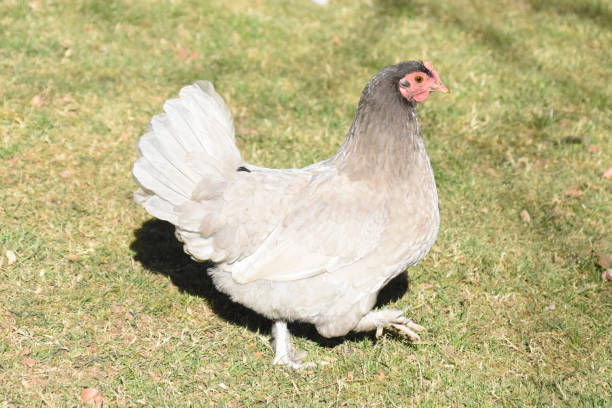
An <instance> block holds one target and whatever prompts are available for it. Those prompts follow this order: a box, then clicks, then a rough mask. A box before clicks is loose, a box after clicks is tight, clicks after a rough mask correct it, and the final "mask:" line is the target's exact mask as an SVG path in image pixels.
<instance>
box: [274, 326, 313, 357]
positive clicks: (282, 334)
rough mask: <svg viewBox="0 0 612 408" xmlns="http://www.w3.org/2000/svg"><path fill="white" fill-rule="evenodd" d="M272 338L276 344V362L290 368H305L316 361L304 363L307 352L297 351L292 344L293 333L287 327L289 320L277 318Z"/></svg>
mask: <svg viewBox="0 0 612 408" xmlns="http://www.w3.org/2000/svg"><path fill="white" fill-rule="evenodd" d="M272 338H273V344H274V364H279V365H284V366H287V367H290V368H295V369H298V368H304V367H311V366H314V365H315V364H314V363H302V360H303V359H304V357H306V353H304V352H297V353H296V352H295V351H294V350H293V346H292V345H291V334H289V329H287V322H284V321H282V320H277V321H275V322H274V326H273V327H272Z"/></svg>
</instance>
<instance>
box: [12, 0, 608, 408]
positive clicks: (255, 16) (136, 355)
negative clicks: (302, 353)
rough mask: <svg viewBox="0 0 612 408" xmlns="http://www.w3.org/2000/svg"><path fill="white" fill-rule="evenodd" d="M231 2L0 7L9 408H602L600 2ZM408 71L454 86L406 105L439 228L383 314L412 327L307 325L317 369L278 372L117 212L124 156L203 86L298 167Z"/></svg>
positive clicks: (177, 253) (256, 139)
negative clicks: (411, 334)
mask: <svg viewBox="0 0 612 408" xmlns="http://www.w3.org/2000/svg"><path fill="white" fill-rule="evenodd" d="M228 3H231V5H223V4H224V3H222V2H204V1H201V2H188V1H183V0H176V1H161V0H160V1H146V2H145V1H136V0H117V1H100V0H77V1H67V0H35V1H33V2H29V1H20V0H4V1H2V2H1V3H0V181H1V185H2V188H1V189H0V250H1V251H2V252H1V254H0V255H2V261H1V262H2V263H1V264H0V407H11V406H15V407H17V406H77V405H79V403H80V392H81V389H82V388H85V387H88V388H96V389H99V390H101V391H102V392H103V394H104V401H105V404H106V406H135V407H138V406H169V407H182V406H227V407H249V406H256V405H265V404H269V405H271V406H281V407H286V406H317V407H318V406H321V407H327V406H361V407H377V406H378V407H382V406H397V407H406V406H423V407H444V406H452V407H459V406H466V407H480V406H504V407H506V406H510V407H540V406H551V407H558V406H567V407H583V406H584V407H604V406H608V407H610V406H612V403H610V401H612V383H611V380H610V379H611V378H612V336H611V332H612V322H611V316H612V301H611V300H612V296H611V294H612V284H610V283H607V282H603V281H602V280H601V278H600V274H601V272H602V268H601V267H600V266H599V265H598V264H597V262H596V260H597V258H596V255H594V253H607V254H608V255H612V238H611V236H610V234H611V232H612V222H611V220H612V180H607V179H605V178H604V177H603V176H602V174H603V172H604V170H605V169H607V168H608V167H610V166H612V142H611V139H610V136H611V133H612V108H611V107H612V85H611V84H612V68H611V67H612V54H611V53H610V52H609V50H610V49H612V28H611V27H612V5H611V4H610V2H609V1H603V0H602V1H599V0H582V1H578V0H576V1H570V0H548V1H546V0H522V1H519V0H505V1H501V2H489V1H484V0H474V1H467V0H454V1H441V0H433V1H425V0H413V1H407V0H406V1H402V0H368V1H365V0H364V1H348V0H346V1H344V0H337V1H334V0H331V1H330V4H328V5H327V6H326V7H318V6H316V5H314V4H312V3H311V2H309V1H307V0H303V1H294V2H285V1H280V0H278V1H277V0H260V1H246V0H244V1H236V2H228ZM194 52H195V53H197V54H193V53H194ZM420 58H422V59H427V60H431V61H433V63H434V65H435V67H436V68H437V70H438V72H439V73H440V75H441V77H442V79H443V80H444V82H445V83H446V84H447V85H448V86H449V87H450V88H451V90H452V91H453V93H452V94H450V95H433V96H432V97H430V98H429V99H428V100H427V101H426V102H425V103H424V104H422V105H421V106H420V107H419V114H420V116H419V117H420V121H421V127H422V130H423V133H424V135H425V139H426V143H427V146H428V150H429V153H430V156H431V159H432V163H433V165H434V168H435V171H436V177H437V183H438V189H439V195H440V202H441V208H442V225H441V231H440V235H439V237H438V240H437V242H436V244H435V245H434V247H433V249H432V251H431V252H430V254H429V255H428V256H427V257H426V258H425V259H424V260H423V261H422V262H421V263H420V264H419V265H418V266H416V267H413V268H411V269H409V271H408V273H407V276H408V279H407V282H406V279H403V280H402V279H399V280H397V281H395V282H394V285H396V288H391V289H390V294H389V295H388V296H387V300H388V301H390V302H391V305H393V306H395V307H402V308H404V307H411V309H410V310H411V313H412V315H413V317H414V318H415V320H416V321H418V322H419V323H421V324H423V325H424V326H426V327H428V329H429V330H428V332H427V333H426V334H425V335H424V336H423V342H422V343H421V344H411V343H410V342H409V341H407V340H406V339H404V338H402V337H401V336H396V335H394V334H391V333H387V334H386V335H385V336H383V337H382V338H380V339H378V340H376V339H374V338H373V336H371V335H365V336H361V335H354V336H349V337H347V338H346V339H334V340H328V341H325V340H323V339H321V338H319V337H317V336H316V335H315V334H314V333H313V330H312V328H310V327H307V326H302V325H298V326H297V327H294V329H295V330H296V333H297V334H298V335H297V336H296V339H295V340H296V342H297V343H298V345H299V347H301V348H304V349H305V350H306V351H307V352H308V353H309V358H310V359H311V360H312V361H326V362H327V363H328V364H326V365H319V366H318V367H317V368H314V369H308V370H304V371H300V372H291V371H285V370H283V369H279V368H276V367H273V366H272V365H271V360H272V351H271V349H270V346H269V343H268V336H269V328H270V324H269V322H267V321H265V320H264V319H261V318H259V317H257V316H256V315H255V314H253V313H251V312H249V311H248V310H246V309H244V308H242V307H240V306H237V305H232V304H231V303H230V302H229V301H228V300H227V299H226V298H225V297H223V296H221V295H219V294H218V293H216V292H215V291H214V289H213V288H212V286H211V283H210V281H209V280H208V279H207V278H206V277H205V276H204V271H203V267H202V265H198V264H195V263H193V262H191V261H190V260H189V258H187V257H186V256H185V255H184V254H183V253H182V250H181V248H180V246H179V245H178V244H177V243H176V242H175V241H174V238H173V236H172V230H171V229H170V228H169V227H168V226H167V225H166V224H164V223H160V222H156V221H150V217H149V216H148V215H147V214H146V213H145V212H144V211H143V210H142V209H141V208H139V207H138V206H137V205H136V204H134V203H133V201H132V199H131V194H132V191H133V190H134V189H135V188H136V186H135V183H134V182H133V181H132V177H131V175H130V167H131V165H132V163H133V161H134V160H135V158H136V156H137V155H136V151H135V142H136V140H137V139H138V137H139V136H140V135H141V134H142V133H143V131H144V129H145V126H146V123H147V122H148V120H149V119H150V117H151V116H152V115H154V114H156V113H159V112H160V111H161V106H162V104H163V102H164V100H166V99H167V98H170V97H174V96H176V95H177V93H178V90H179V89H180V88H181V87H182V86H184V85H186V84H188V83H191V82H193V81H195V80H197V79H210V80H212V81H213V82H214V83H215V86H216V88H217V90H218V91H219V92H220V93H221V95H223V97H224V98H225V99H226V100H227V102H228V104H229V105H230V108H231V110H232V113H233V115H234V119H235V124H236V129H237V139H238V144H239V147H240V149H241V151H242V153H243V157H244V158H245V159H246V160H247V161H250V162H254V163H257V164H259V165H265V166H270V167H296V166H304V165H307V164H309V163H312V162H314V161H318V160H321V159H324V158H326V157H328V156H329V155H331V154H332V153H333V152H334V151H335V150H336V149H337V147H338V146H339V145H340V143H341V142H342V141H343V139H344V137H345V134H346V131H347V129H348V127H349V125H350V122H351V119H352V115H353V113H354V109H355V106H356V103H357V101H358V98H359V95H360V92H361V89H362V87H363V86H364V85H365V83H366V82H367V80H368V79H369V78H370V77H371V76H372V75H374V74H375V73H376V72H377V71H378V70H379V69H380V68H381V67H383V66H385V65H389V64H392V63H395V62H398V61H400V60H405V59H420ZM36 95H38V96H39V97H40V98H41V103H42V105H41V106H35V105H36V104H34V105H32V104H31V103H30V101H31V100H32V98H33V97H34V96H36ZM591 146H596V151H594V152H593V151H592V150H595V149H593V148H591V149H589V148H590V147H591ZM570 189H572V190H576V191H579V192H580V193H579V194H574V195H577V196H573V195H571V194H570V195H568V194H567V193H566V192H567V191H568V190H570ZM570 192H571V190H570ZM523 210H525V211H527V212H528V213H529V215H530V221H529V222H526V221H524V220H523V219H522V218H521V216H520V213H521V211H523ZM6 251H12V252H13V253H14V254H15V255H16V258H17V260H16V262H15V263H13V264H11V265H9V262H8V258H7V257H6V255H5V253H6ZM404 292H405V293H404Z"/></svg>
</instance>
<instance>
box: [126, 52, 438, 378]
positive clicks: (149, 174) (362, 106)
mask: <svg viewBox="0 0 612 408" xmlns="http://www.w3.org/2000/svg"><path fill="white" fill-rule="evenodd" d="M431 91H442V92H446V91H448V89H447V88H446V86H445V85H444V84H443V83H442V81H441V80H440V77H439V76H438V73H437V72H436V71H435V69H434V68H433V66H432V64H431V63H430V62H424V63H422V62H419V61H407V62H402V63H400V64H397V65H393V66H389V67H386V68H384V69H383V70H381V71H380V72H379V73H378V74H376V76H374V77H373V78H372V79H371V80H370V81H369V83H368V84H367V86H366V87H365V89H364V91H363V94H362V96H361V99H360V101H359V105H358V107H357V112H356V114H355V118H354V120H353V124H352V126H351V128H350V130H349V132H348V137H347V139H346V141H345V142H344V144H343V145H342V146H341V148H340V149H339V150H338V152H337V153H336V154H335V155H333V156H332V157H331V158H329V159H327V160H324V161H322V162H319V163H315V164H312V165H310V166H308V167H305V168H302V169H282V170H277V169H267V168H262V167H258V166H254V165H252V164H248V163H244V162H243V161H242V158H241V156H240V152H239V151H238V149H237V147H236V144H235V139H234V126H233V123H232V117H231V114H230V112H229V109H228V108H227V106H226V105H225V103H224V101H223V99H222V98H221V97H220V96H219V95H218V94H217V93H216V92H215V90H214V88H213V85H212V84H211V83H210V82H202V81H198V82H196V83H195V84H193V85H190V86H186V87H185V88H183V89H182V90H181V92H180V94H179V98H178V99H173V100H169V101H167V102H166V103H165V105H164V111H165V114H161V115H157V116H155V117H153V119H152V121H151V123H150V126H149V130H148V132H147V133H146V134H145V135H143V136H142V137H141V138H140V140H139V142H138V148H139V152H140V158H139V159H138V160H137V161H136V163H135V164H134V167H133V174H134V177H135V178H136V180H137V182H138V183H139V184H140V186H141V188H140V189H139V190H138V191H136V193H135V199H136V201H137V202H138V203H139V204H141V205H142V206H143V207H144V208H145V209H146V210H147V211H148V212H149V213H150V214H151V215H153V216H155V217H157V218H160V219H162V220H166V221H169V222H171V223H172V224H174V225H175V226H176V236H177V238H178V239H179V240H180V241H181V242H183V244H184V249H185V251H186V252H187V253H189V254H190V255H191V256H192V258H193V259H195V260H198V261H205V260H211V261H213V262H214V263H215V267H213V268H211V269H209V270H208V273H209V274H210V276H211V277H212V280H213V282H214V284H215V286H216V287H217V289H219V290H220V291H221V292H224V293H226V294H228V295H229V296H230V297H231V299H233V300H234V301H236V302H238V303H241V304H243V305H245V306H247V307H249V308H250V309H253V310H255V311H256V312H258V313H260V314H262V315H264V316H266V317H268V318H270V319H272V320H274V322H275V323H274V326H273V336H274V339H275V358H274V363H276V364H284V365H287V366H290V367H294V368H298V367H300V366H301V365H302V363H301V361H300V360H301V358H300V357H301V356H298V355H297V353H295V352H294V351H293V349H292V346H291V342H290V335H289V332H288V329H287V322H288V321H296V320H297V321H302V322H309V323H312V324H314V325H315V327H316V329H317V331H318V332H319V333H320V334H321V335H322V336H325V337H335V336H343V335H345V334H347V333H348V332H350V331H351V330H353V331H369V330H377V331H381V330H382V329H383V328H387V327H390V328H394V329H397V330H400V331H402V332H404V333H406V334H407V335H408V336H410V337H411V338H413V339H418V338H419V336H418V334H417V333H416V331H420V330H422V329H423V328H422V327H421V326H419V325H418V324H416V323H414V322H413V321H412V320H410V319H408V318H407V317H404V316H403V312H402V311H400V310H394V309H382V310H374V311H373V310H372V308H373V307H374V304H375V303H376V297H377V294H378V292H379V291H380V289H381V288H382V287H383V286H384V285H385V284H386V283H387V282H389V281H390V280H391V279H393V278H394V277H395V276H397V275H398V274H400V273H402V272H403V271H404V270H406V268H407V267H409V266H411V265H414V264H415V263H417V262H418V261H419V260H420V259H421V258H423V256H425V254H426V253H427V252H428V251H429V249H430V247H431V246H432V245H433V243H434V241H435V239H436V236H437V233H438V227H439V220H440V218H439V209H438V196H437V192H436V185H435V181H434V174H433V171H432V167H431V164H430V161H429V158H428V156H427V152H426V150H425V145H424V143H423V139H422V137H421V134H420V131H419V126H418V123H417V115H416V104H417V103H418V102H422V101H424V100H425V99H426V98H427V96H428V95H429V92H431Z"/></svg>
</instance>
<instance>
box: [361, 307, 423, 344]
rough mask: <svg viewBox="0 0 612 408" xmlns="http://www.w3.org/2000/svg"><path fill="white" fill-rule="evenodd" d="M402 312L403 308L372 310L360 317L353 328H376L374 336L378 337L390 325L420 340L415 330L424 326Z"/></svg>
mask: <svg viewBox="0 0 612 408" xmlns="http://www.w3.org/2000/svg"><path fill="white" fill-rule="evenodd" d="M403 314H404V311H403V310H396V309H382V310H373V311H371V312H370V313H368V314H366V315H365V316H364V317H362V318H361V320H360V321H359V323H358V324H357V326H356V327H355V328H354V329H353V330H354V331H358V332H359V331H370V330H376V337H380V336H381V335H382V332H383V329H384V328H387V327H391V328H393V329H395V330H397V331H400V332H402V333H404V334H406V335H407V336H408V337H410V339H411V340H416V341H418V340H421V337H420V336H419V335H418V334H417V333H416V332H418V331H423V330H425V328H424V327H423V326H421V325H418V324H416V323H415V322H414V321H412V319H409V318H407V317H405V316H403Z"/></svg>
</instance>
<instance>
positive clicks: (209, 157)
mask: <svg viewBox="0 0 612 408" xmlns="http://www.w3.org/2000/svg"><path fill="white" fill-rule="evenodd" d="M164 111H165V113H164V114H161V115H157V116H155V117H153V119H152V120H151V123H150V125H149V128H148V132H147V133H146V134H145V135H143V136H142V137H141V138H140V140H139V141H138V151H139V152H140V156H141V157H140V158H139V159H138V160H137V161H136V163H135V164H134V167H133V169H132V173H133V174H134V177H135V178H136V181H138V183H139V184H140V186H141V189H140V190H138V191H136V193H135V194H134V199H135V200H136V202H138V203H139V204H141V205H142V206H143V207H144V208H145V209H146V210H147V211H148V212H149V213H150V214H151V215H153V216H155V217H157V218H160V219H163V220H166V221H170V222H172V223H174V224H176V223H177V216H176V214H175V211H174V209H175V207H176V206H179V205H182V204H184V203H186V202H187V201H190V200H191V199H192V195H193V193H194V190H195V189H196V186H197V185H198V184H199V183H201V182H202V181H203V180H207V179H211V181H213V180H219V178H220V176H222V175H223V174H224V173H226V172H227V171H234V172H235V171H236V168H237V167H238V166H239V165H240V163H241V161H242V160H241V157H240V152H239V151H238V148H237V147H236V144H235V138H234V125H233V123H232V117H231V114H230V112H229V109H228V108H227V106H226V105H225V102H223V99H222V98H221V96H219V95H218V94H217V93H216V92H215V89H214V87H213V85H212V84H211V83H210V82H208V81H198V82H196V83H194V84H193V85H189V86H186V87H184V88H183V89H181V91H180V93H179V98H178V99H171V100H169V101H167V102H166V103H165V104H164Z"/></svg>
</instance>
